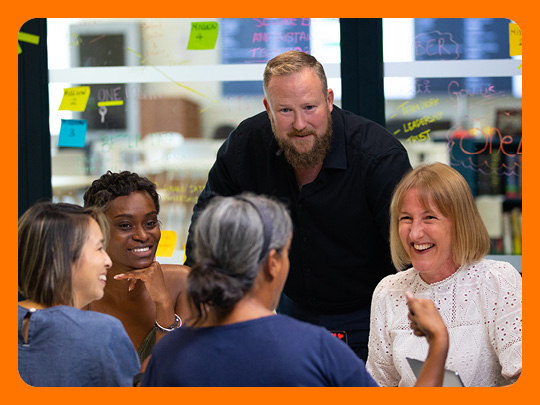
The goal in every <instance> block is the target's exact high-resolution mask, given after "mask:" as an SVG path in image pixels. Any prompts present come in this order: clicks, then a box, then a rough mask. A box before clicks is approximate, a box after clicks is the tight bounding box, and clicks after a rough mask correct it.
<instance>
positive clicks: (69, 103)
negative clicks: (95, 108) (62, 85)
mask: <svg viewBox="0 0 540 405" xmlns="http://www.w3.org/2000/svg"><path fill="white" fill-rule="evenodd" d="M88 97H90V87H89V86H80V87H69V88H67V89H64V97H63V98H62V102H61V103H60V108H58V109H59V110H69V111H84V110H85V109H86V103H88Z"/></svg>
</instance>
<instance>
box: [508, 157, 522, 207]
mask: <svg viewBox="0 0 540 405" xmlns="http://www.w3.org/2000/svg"><path fill="white" fill-rule="evenodd" d="M521 157H522V155H518V154H514V155H510V154H509V155H506V156H505V166H506V170H505V174H506V181H505V187H504V194H505V196H506V198H510V199H519V198H521V184H522V183H521Z"/></svg>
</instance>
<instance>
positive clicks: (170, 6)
mask: <svg viewBox="0 0 540 405" xmlns="http://www.w3.org/2000/svg"><path fill="white" fill-rule="evenodd" d="M53 3H54V4H53ZM211 3H213V4H207V3H201V2H196V3H187V4H186V2H183V1H174V2H172V1H170V0H162V1H158V2H152V3H149V2H142V1H140V0H130V1H124V0H119V1H108V2H107V1H103V0H100V1H92V2H68V1H64V0H61V1H55V2H43V1H36V0H28V1H25V2H23V3H17V4H14V5H13V7H14V8H12V9H11V10H4V13H6V15H5V17H6V18H5V20H4V21H5V22H4V24H2V26H1V28H0V30H1V31H2V35H0V41H2V45H3V46H2V49H4V51H5V54H6V58H7V59H5V62H4V63H2V64H0V66H2V68H1V69H2V76H3V78H4V80H3V81H2V82H3V87H5V90H6V93H5V94H4V97H2V99H1V101H0V102H1V105H2V108H1V109H0V111H1V112H2V118H3V119H2V121H3V123H4V125H6V126H5V127H3V128H2V135H3V139H4V141H3V142H4V147H3V150H4V155H3V157H2V159H0V165H1V170H2V171H1V172H2V173H3V174H4V181H3V187H4V191H3V192H2V208H3V209H4V211H6V212H7V213H8V222H7V223H8V224H9V231H8V232H7V233H4V234H3V235H2V242H3V243H2V246H3V247H4V251H5V252H6V253H7V252H15V250H16V246H15V237H14V234H15V217H16V210H17V207H16V205H17V204H16V201H15V197H14V196H15V193H14V190H16V189H17V182H16V179H15V178H14V177H13V176H12V175H11V173H13V171H14V168H15V167H16V159H17V158H16V157H15V156H16V155H15V151H16V148H17V144H16V142H15V139H16V137H15V134H17V120H16V118H15V117H17V104H16V100H17V96H16V95H17V80H16V77H17V62H16V60H15V36H16V33H17V32H18V30H19V28H20V26H21V25H22V24H23V23H24V22H25V21H26V20H28V19H31V18H34V17H36V16H50V17H77V16H90V17H91V16H95V15H109V16H110V15H114V16H121V17H128V16H129V17H131V16H135V15H136V14H138V15H141V14H143V13H149V14H153V15H162V16H163V15H166V16H175V17H194V16H201V17H204V16H207V17H217V16H219V17H255V16H261V15H267V16H268V15H270V16H276V15H281V16H285V15H286V16H293V15H305V14H306V13H307V14H308V16H309V17H318V16H325V17H332V16H335V17H339V16H341V17H381V16H384V17H438V16H443V17H482V16H486V15H488V16H490V17H493V16H497V17H501V18H511V19H513V20H514V21H515V22H516V23H518V24H519V26H520V27H521V29H522V31H523V33H524V36H525V47H524V48H525V49H526V52H527V60H526V62H525V64H524V65H525V66H526V67H525V68H524V69H527V67H529V66H539V64H538V61H537V60H536V59H537V58H538V53H537V52H536V49H535V45H536V44H538V43H539V41H538V35H539V32H540V30H539V29H538V27H539V24H538V22H537V21H535V20H536V18H535V17H536V16H535V14H536V13H534V11H533V10H532V9H530V8H529V7H527V4H523V3H516V2H513V3H512V2H507V1H504V2H503V1H500V0H492V1H490V2H489V3H484V4H479V3H480V2H471V1H470V0H467V1H464V0H455V1H452V2H448V1H444V2H442V1H441V2H436V1H433V0H431V1H425V0H420V1H414V2H410V1H396V0H386V1H381V2H369V3H370V4H367V3H368V2H364V1H358V0H346V1H340V2H336V3H331V2H323V1H321V0H315V1H310V2H307V3H306V2H275V3H274V2H259V3H255V2H253V1H245V0H236V1H231V2H224V1H217V0H211ZM209 6H210V7H209ZM526 10H527V11H526ZM530 69H531V72H532V68H530ZM523 83H524V88H525V91H524V97H523V103H524V110H525V114H524V118H523V127H524V129H525V133H526V135H525V138H526V141H525V143H526V150H527V151H534V150H535V149H536V148H539V151H540V141H539V140H538V138H539V137H538V136H537V135H536V134H535V133H534V122H535V120H534V118H533V117H535V116H536V114H537V113H535V108H536V107H537V106H538V101H537V100H536V97H537V96H535V94H536V91H537V90H538V89H539V86H538V84H537V80H536V79H534V77H533V76H532V73H531V75H530V76H526V77H525V79H524V80H523ZM538 93H539V96H540V91H539V92H538ZM527 153H529V152H527ZM531 155H532V152H531ZM535 164H536V163H535V162H534V160H533V159H532V158H531V159H530V160H525V172H524V176H523V181H524V183H525V186H524V190H525V191H524V193H525V194H526V198H525V199H524V204H523V212H524V213H525V217H526V219H527V220H526V222H524V223H523V232H524V244H523V247H524V251H525V252H527V254H526V255H525V257H524V259H523V268H524V273H525V275H524V277H523V278H524V288H523V293H524V297H525V301H526V302H527V303H526V304H525V310H524V312H525V322H524V323H525V328H524V329H525V337H524V341H525V344H524V353H525V361H524V370H525V371H524V372H523V375H522V377H521V379H520V380H519V381H518V382H517V383H516V384H514V385H513V386H511V387H509V388H467V389H456V388H453V389H452V388H447V389H444V390H443V391H441V390H438V391H434V389H433V388H421V389H414V388H408V389H407V388H405V389H390V388H383V389H381V388H334V389H332V388H327V389H320V388H304V389H302V388H300V389H298V388H283V389H276V388H265V389H262V388H249V389H247V388H242V389H236V388H226V389H218V388H211V389H201V388H160V389H139V390H135V389H128V388H90V389H83V388H31V387H28V386H27V385H26V384H24V383H23V382H22V380H21V379H20V378H19V376H18V374H17V373H16V371H15V370H16V369H17V352H16V349H15V332H14V328H13V329H12V330H13V332H7V333H6V332H4V333H2V337H1V339H2V343H3V345H2V347H4V348H5V350H4V353H5V355H4V357H5V362H4V364H3V370H4V371H3V378H2V379H1V380H0V385H1V386H2V388H4V390H3V392H10V393H13V394H14V395H13V397H12V398H13V399H14V400H15V401H21V402H22V401H24V402H34V401H35V403H40V404H49V403H51V404H52V403H54V404H58V405H60V404H64V403H65V404H70V405H71V404H73V403H76V404H78V405H82V404H86V403H88V404H92V403H95V402H100V403H103V404H109V403H115V402H118V403H126V402H128V403H129V402H132V401H133V402H135V401H136V402H137V403H151V402H155V403H168V402H176V401H179V402H182V403H197V404H200V403H220V404H228V403H231V404H233V403H234V404H243V403H246V404H248V403H250V404H251V403H269V404H270V403H280V404H284V403H308V404H309V403H332V402H342V403H343V402H346V403H363V404H366V403H370V402H374V403H387V402H389V401H395V402H396V403H404V402H412V401H421V402H424V401H426V400H427V401H434V402H437V403H439V404H442V403H449V404H455V403H456V402H457V401H459V400H463V401H464V402H465V401H466V403H474V402H475V401H478V402H479V403H480V402H481V403H489V402H490V401H491V402H492V403H512V402H518V401H519V402H523V403H526V402H527V400H526V399H525V398H529V397H531V398H534V396H533V395H529V396H527V394H533V393H534V392H533V390H534V384H535V383H534V381H535V380H534V378H535V377H537V376H538V375H539V374H538V371H537V369H538V365H537V363H536V362H537V360H538V357H539V354H538V352H539V351H538V350H536V348H535V346H534V345H535V339H534V336H535V332H539V331H540V328H538V327H537V326H535V324H536V323H535V322H534V321H535V320H536V319H537V318H538V316H535V315H533V314H534V313H535V312H536V311H535V309H534V305H535V303H534V302H533V301H531V300H532V295H533V294H534V286H535V285H539V284H540V283H539V282H538V273H539V272H538V271H536V269H535V268H534V267H533V265H532V263H533V258H532V249H533V248H534V246H535V244H536V243H540V238H539V237H535V231H534V229H540V223H539V220H538V217H539V215H535V213H533V211H532V210H533V209H534V208H533V204H534V201H535V199H536V198H538V197H540V195H539V193H540V191H539V190H540V187H538V186H537V185H536V186H535V184H534V183H535V181H534V179H535V176H536V175H538V174H540V173H539V171H538V169H536V168H535ZM11 221H13V222H11ZM11 232H13V234H11ZM8 235H9V236H8ZM8 257H9V258H8V259H7V260H8V263H7V265H6V266H5V270H4V271H5V273H7V277H8V278H7V280H8V286H9V287H8V288H6V289H5V290H6V291H5V294H4V295H3V297H2V298H1V299H2V304H3V305H2V306H1V307H2V308H3V309H2V312H3V315H4V318H3V319H5V324H6V325H14V324H15V310H14V305H13V300H14V297H15V291H14V285H15V278H16V275H15V267H16V261H15V259H14V256H13V258H12V256H8ZM535 318H536V319H535ZM10 328H12V327H9V326H6V330H7V331H9V329H10ZM533 400H534V399H533ZM533 400H531V401H530V402H532V401H533Z"/></svg>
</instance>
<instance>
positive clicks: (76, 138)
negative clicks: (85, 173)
mask: <svg viewBox="0 0 540 405" xmlns="http://www.w3.org/2000/svg"><path fill="white" fill-rule="evenodd" d="M86 126H87V125H86V121H85V120H62V125H61V126H60V134H59V135H58V146H66V147H71V148H84V142H85V139H86Z"/></svg>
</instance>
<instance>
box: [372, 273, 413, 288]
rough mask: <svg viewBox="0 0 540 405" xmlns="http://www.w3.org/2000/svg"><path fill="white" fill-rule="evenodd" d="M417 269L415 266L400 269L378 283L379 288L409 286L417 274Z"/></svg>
mask: <svg viewBox="0 0 540 405" xmlns="http://www.w3.org/2000/svg"><path fill="white" fill-rule="evenodd" d="M417 273H418V272H417V271H416V270H414V269H413V268H410V269H408V270H403V271H398V272H397V273H394V274H390V275H388V276H386V277H384V278H383V279H382V280H381V281H379V284H378V285H377V288H376V291H377V290H396V289H399V290H402V289H406V288H408V287H409V286H410V285H411V283H412V282H413V281H414V280H415V278H416V276H417Z"/></svg>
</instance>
